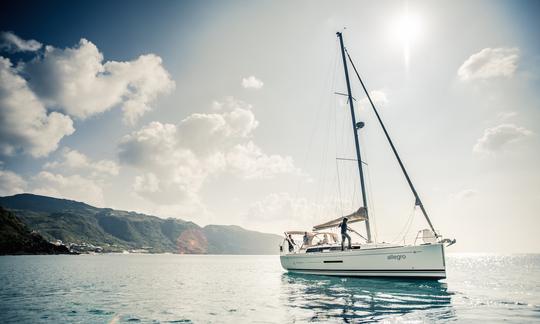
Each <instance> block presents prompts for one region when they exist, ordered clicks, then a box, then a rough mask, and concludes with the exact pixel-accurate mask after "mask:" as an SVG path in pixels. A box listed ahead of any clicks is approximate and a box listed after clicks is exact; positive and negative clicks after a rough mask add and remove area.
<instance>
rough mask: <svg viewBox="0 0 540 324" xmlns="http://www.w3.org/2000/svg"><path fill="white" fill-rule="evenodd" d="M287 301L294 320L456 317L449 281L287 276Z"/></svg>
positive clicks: (284, 296)
mask: <svg viewBox="0 0 540 324" xmlns="http://www.w3.org/2000/svg"><path fill="white" fill-rule="evenodd" d="M281 283H282V285H281V286H282V292H281V297H282V302H283V303H285V306H286V308H287V309H288V310H289V311H290V314H289V315H290V316H291V317H292V318H291V319H292V320H300V321H305V320H309V321H336V320H338V321H344V322H358V321H362V322H370V321H373V322H376V321H381V320H385V319H386V320H388V319H392V318H396V317H402V316H403V315H409V316H410V318H409V319H410V320H421V321H440V320H450V319H452V318H454V315H455V314H454V310H453V309H452V306H451V296H452V293H450V292H448V291H447V286H446V284H445V283H440V282H437V281H424V280H396V279H392V280H388V279H386V280H383V279H364V278H339V277H327V276H316V275H302V274H294V273H284V274H283V275H282V278H281Z"/></svg>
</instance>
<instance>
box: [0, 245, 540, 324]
mask: <svg viewBox="0 0 540 324" xmlns="http://www.w3.org/2000/svg"><path fill="white" fill-rule="evenodd" d="M447 263H448V275H449V278H448V279H446V280H444V281H442V282H430V281H403V280H379V279H377V280H375V279H355V278H332V277H323V276H306V275H293V274H287V273H285V272H284V271H283V270H282V269H281V266H280V264H279V257H277V256H193V255H192V256H185V255H184V256H181V255H81V256H16V257H11V256H7V257H5V256H4V257H0V322H1V323H127V322H129V323H132V322H143V323H292V322H295V323H302V322H311V321H314V322H352V323H356V322H370V321H373V322H378V321H383V322H391V323H396V322H397V323H401V322H405V323H415V322H454V321H457V322H480V321H482V322H489V323H494V322H512V323H525V322H540V255H485V254H454V255H449V256H448V258H447Z"/></svg>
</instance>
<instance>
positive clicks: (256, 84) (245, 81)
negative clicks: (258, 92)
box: [242, 75, 264, 89]
mask: <svg viewBox="0 0 540 324" xmlns="http://www.w3.org/2000/svg"><path fill="white" fill-rule="evenodd" d="M263 86H264V82H262V81H261V80H259V79H257V78H256V77H255V76H253V75H252V76H249V77H247V78H242V87H244V88H246V89H260V88H262V87H263Z"/></svg>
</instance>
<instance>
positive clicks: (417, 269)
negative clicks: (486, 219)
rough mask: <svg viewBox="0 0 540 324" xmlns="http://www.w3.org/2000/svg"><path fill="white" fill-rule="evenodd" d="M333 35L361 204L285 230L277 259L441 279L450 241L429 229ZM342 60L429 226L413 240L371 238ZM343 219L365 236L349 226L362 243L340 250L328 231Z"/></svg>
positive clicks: (335, 271)
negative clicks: (362, 230)
mask: <svg viewBox="0 0 540 324" xmlns="http://www.w3.org/2000/svg"><path fill="white" fill-rule="evenodd" d="M337 37H338V39H339V44H340V48H341V57H342V60H343V68H344V73H345V81H346V85H347V94H346V95H347V97H348V105H349V108H350V112H351V122H352V127H353V134H354V143H355V150H356V159H355V161H356V162H357V165H358V174H359V180H360V188H361V193H362V203H363V206H362V207H360V208H359V209H358V210H357V211H355V212H353V213H352V214H350V215H345V216H341V217H338V218H335V219H332V220H330V221H328V222H326V223H323V224H319V225H315V226H313V228H312V229H311V230H309V231H287V232H285V238H284V240H283V242H282V244H281V246H280V261H281V265H282V267H283V268H284V269H286V270H287V271H289V272H295V273H303V274H317V275H331V276H354V277H401V278H423V279H436V280H437V279H444V278H446V262H445V248H446V247H448V246H450V245H452V244H454V243H455V242H456V240H455V239H454V240H450V239H447V238H443V237H442V235H440V234H439V233H438V232H437V231H436V230H435V228H434V226H433V224H432V222H431V220H430V218H429V216H428V214H427V211H426V209H425V208H424V205H423V204H422V201H421V199H420V197H419V195H418V192H417V191H416V189H415V187H414V185H413V183H412V181H411V179H410V177H409V174H408V173H407V171H406V170H405V167H404V165H403V163H402V161H401V158H400V156H399V155H398V152H397V150H396V148H395V146H394V144H393V142H392V140H391V139H390V136H389V134H388V132H387V130H386V127H385V125H384V124H383V122H382V119H381V117H380V115H379V113H378V112H377V109H376V107H375V105H374V104H373V101H372V99H371V97H370V94H369V92H368V91H367V90H366V87H365V85H364V83H363V81H362V79H361V78H360V75H359V73H358V71H357V70H356V67H355V65H354V63H353V61H352V59H351V57H350V55H349V53H348V52H347V50H346V48H345V46H344V41H343V35H342V33H340V32H338V33H337ZM348 62H350V64H351V66H352V67H353V69H354V72H355V73H356V76H357V77H358V80H359V82H360V84H361V86H362V88H363V90H364V92H365V94H366V96H367V99H368V100H369V103H370V104H371V107H372V108H373V111H374V113H375V115H376V117H377V120H378V122H379V124H380V126H381V128H382V130H383V132H384V135H385V137H386V139H387V141H388V143H389V145H390V147H391V149H392V152H393V154H394V156H395V158H396V159H397V162H398V164H399V167H400V169H401V171H402V173H403V175H404V177H405V179H406V180H407V183H408V185H409V188H410V189H411V192H412V194H413V196H414V199H415V203H414V205H415V208H416V207H418V208H419V209H420V210H421V212H422V214H423V215H424V217H425V219H426V221H427V224H428V225H429V228H427V229H423V230H420V231H419V232H418V234H417V236H416V239H415V240H414V243H413V244H408V245H406V244H390V243H384V242H382V243H378V242H376V241H375V240H374V239H373V238H372V234H371V228H370V222H369V220H370V218H369V213H368V206H367V197H366V189H365V183H364V171H363V165H362V164H363V163H364V162H363V161H362V155H361V151H360V142H359V139H358V132H359V131H360V130H361V129H362V128H363V127H364V123H363V122H357V120H356V116H355V108H354V98H353V96H352V93H351V84H350V79H349V71H348ZM344 218H347V219H348V224H352V223H359V222H362V223H364V224H365V227H366V237H364V236H362V235H361V234H359V233H357V232H356V231H354V232H355V233H356V234H358V235H359V236H360V237H361V238H362V239H363V240H364V241H365V242H363V243H354V244H352V245H351V246H350V248H346V249H343V248H342V245H341V244H340V243H339V238H338V236H337V234H335V233H333V232H329V231H328V230H329V229H332V228H336V227H337V226H338V225H339V224H341V223H342V221H343V219H344ZM293 235H303V236H304V238H303V242H304V243H303V244H302V245H297V244H296V243H294V241H292V240H291V239H289V237H292V236H293Z"/></svg>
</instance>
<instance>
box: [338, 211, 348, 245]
mask: <svg viewBox="0 0 540 324" xmlns="http://www.w3.org/2000/svg"><path fill="white" fill-rule="evenodd" d="M347 221H348V219H347V217H343V221H342V222H341V224H339V225H338V226H339V227H340V228H341V251H343V250H345V239H347V240H349V250H350V249H351V237H350V236H349V234H347V230H348V229H349V228H348V227H347Z"/></svg>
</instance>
